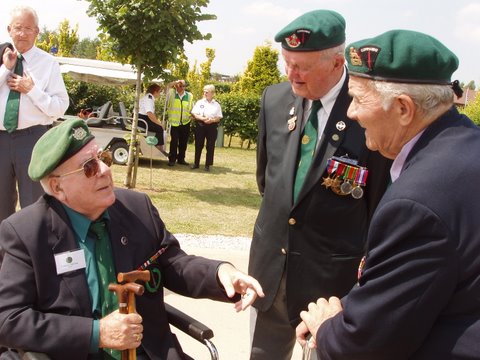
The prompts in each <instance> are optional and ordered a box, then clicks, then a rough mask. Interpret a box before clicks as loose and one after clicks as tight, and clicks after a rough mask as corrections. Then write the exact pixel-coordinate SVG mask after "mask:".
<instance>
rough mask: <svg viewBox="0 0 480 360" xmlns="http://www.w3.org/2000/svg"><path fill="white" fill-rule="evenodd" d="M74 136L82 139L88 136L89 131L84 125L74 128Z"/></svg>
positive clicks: (76, 138)
mask: <svg viewBox="0 0 480 360" xmlns="http://www.w3.org/2000/svg"><path fill="white" fill-rule="evenodd" d="M72 136H73V138H74V139H75V140H79V141H80V140H83V139H85V137H86V136H87V132H86V131H85V129H84V128H83V127H77V128H75V129H73V134H72Z"/></svg>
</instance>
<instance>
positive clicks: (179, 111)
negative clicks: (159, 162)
mask: <svg viewBox="0 0 480 360" xmlns="http://www.w3.org/2000/svg"><path fill="white" fill-rule="evenodd" d="M172 86H173V87H172ZM167 89H168V91H167V113H168V122H169V123H170V153H169V158H168V159H169V161H168V165H169V166H174V165H175V162H177V163H178V164H180V165H188V163H187V162H186V161H185V153H186V151H187V144H188V137H189V135H190V120H191V111H192V106H193V95H192V94H191V93H189V92H188V91H186V90H185V80H177V81H174V82H172V83H170V84H168V87H167Z"/></svg>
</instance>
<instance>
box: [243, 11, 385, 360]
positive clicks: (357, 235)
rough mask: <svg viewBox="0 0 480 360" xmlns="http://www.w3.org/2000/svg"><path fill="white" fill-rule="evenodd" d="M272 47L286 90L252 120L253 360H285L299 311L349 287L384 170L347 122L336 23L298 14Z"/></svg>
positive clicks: (268, 94) (268, 98)
mask: <svg viewBox="0 0 480 360" xmlns="http://www.w3.org/2000/svg"><path fill="white" fill-rule="evenodd" d="M275 40H276V41H279V42H281V43H282V55H283V58H284V60H285V63H286V72H287V76H288V80H289V82H285V83H281V84H278V85H273V86H270V87H267V88H266V89H265V91H264V94H263V98H262V103H261V110H260V115H259V120H258V126H259V135H258V144H257V182H258V187H259V190H260V193H261V194H262V196H263V199H262V203H261V207H260V211H259V214H258V217H257V221H256V223H255V228H254V234H253V240H252V244H251V249H250V262H249V273H250V274H251V275H252V276H254V277H256V278H257V279H259V281H260V282H261V283H262V285H263V286H264V288H265V294H266V296H265V298H263V299H258V300H257V301H256V302H255V304H254V307H255V308H256V310H255V312H254V314H253V315H254V316H253V322H254V324H252V325H253V344H252V352H251V359H255V360H258V359H266V360H270V359H276V360H284V359H290V357H291V354H292V351H293V346H294V344H295V326H296V325H297V324H298V323H299V321H300V311H301V310H303V309H304V308H305V307H306V306H307V304H308V303H309V302H310V301H313V300H316V299H317V298H318V297H320V296H331V295H337V296H343V295H345V294H346V293H347V292H348V291H349V290H350V288H351V287H352V286H353V285H354V284H355V281H356V271H357V268H358V265H359V263H360V260H361V258H362V256H363V254H364V245H365V239H366V229H367V226H368V221H369V217H370V215H371V214H372V213H373V211H374V209H375V206H376V204H377V202H378V200H379V199H380V197H381V196H382V194H383V192H384V189H385V188H386V185H387V182H388V180H387V178H388V169H389V167H388V166H387V165H388V164H387V162H388V161H387V160H386V159H385V158H383V157H382V156H380V155H379V154H376V153H372V152H370V151H369V150H368V149H367V148H366V146H365V136H364V130H363V129H362V128H361V127H360V126H359V125H358V124H357V123H356V122H354V121H352V120H351V119H349V118H348V117H347V115H346V112H347V108H348V105H349V104H350V101H351V98H350V97H349V95H348V93H347V92H348V74H347V71H346V68H345V59H344V56H343V49H344V46H345V45H344V42H345V20H344V19H343V17H342V16H341V15H340V14H338V13H336V12H334V11H329V10H316V11H312V12H309V13H306V14H304V15H302V16H300V17H299V18H297V19H296V20H294V21H293V22H292V23H291V24H289V25H287V26H286V27H285V28H284V29H283V30H281V31H280V32H279V33H278V34H277V35H276V37H275ZM314 100H315V101H314ZM316 100H320V102H321V107H320V108H318V105H320V104H319V103H318V101H316ZM312 107H315V110H313V111H312V110H311V109H312ZM312 113H313V115H316V119H314V122H315V123H314V125H313V126H312V125H311V124H310V122H311V119H312V117H311V116H310V115H311V114H312ZM312 127H313V128H315V130H316V131H315V133H314V134H313V135H312V134H311V131H310V130H311V128H312ZM309 146H311V147H310V148H308V147H309ZM306 165H307V166H306ZM347 168H348V169H349V171H348V172H347ZM367 173H368V177H365V175H367ZM361 178H364V180H365V181H364V180H361ZM354 189H355V190H354Z"/></svg>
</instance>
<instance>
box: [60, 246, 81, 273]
mask: <svg viewBox="0 0 480 360" xmlns="http://www.w3.org/2000/svg"><path fill="white" fill-rule="evenodd" d="M55 266H56V267H57V275H60V274H64V273H66V272H69V271H74V270H78V269H85V267H86V264H85V253H84V251H83V249H79V250H72V251H65V252H63V253H59V254H55Z"/></svg>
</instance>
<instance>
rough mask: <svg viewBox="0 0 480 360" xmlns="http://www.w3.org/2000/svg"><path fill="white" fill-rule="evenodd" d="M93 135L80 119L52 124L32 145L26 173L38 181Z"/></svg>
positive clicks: (81, 146) (74, 152) (77, 150)
mask: <svg viewBox="0 0 480 360" xmlns="http://www.w3.org/2000/svg"><path fill="white" fill-rule="evenodd" d="M93 138H94V136H93V135H92V134H91V132H90V130H89V128H88V126H87V124H86V123H85V121H83V120H82V119H70V120H65V121H63V122H62V123H61V124H60V125H57V126H54V127H53V128H51V129H50V130H48V131H47V132H46V133H45V134H43V136H42V137H41V138H40V139H38V141H37V143H36V144H35V146H34V147H33V152H32V159H31V160H30V165H29V166H28V175H29V176H30V178H31V179H32V180H35V181H38V180H40V179H42V178H43V177H45V176H47V175H48V174H50V173H51V172H52V171H53V170H54V169H55V168H56V167H57V166H59V165H60V164H62V163H63V162H64V161H66V160H68V159H69V158H71V157H72V156H73V155H75V154H76V153H78V152H79V151H80V149H82V148H83V147H84V146H85V145H86V144H87V143H88V142H89V141H90V140H92V139H93Z"/></svg>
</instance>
